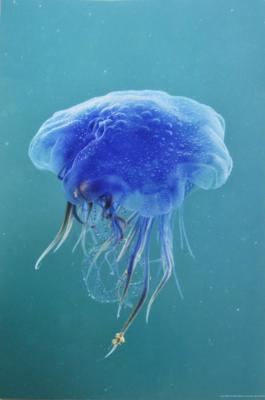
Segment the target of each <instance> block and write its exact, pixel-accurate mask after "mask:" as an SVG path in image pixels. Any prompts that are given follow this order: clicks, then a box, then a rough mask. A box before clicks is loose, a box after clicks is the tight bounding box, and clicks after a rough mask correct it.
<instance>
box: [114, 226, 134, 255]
mask: <svg viewBox="0 0 265 400" xmlns="http://www.w3.org/2000/svg"><path fill="white" fill-rule="evenodd" d="M137 226H138V220H137V221H136V222H135V224H134V226H133V227H132V229H131V230H130V232H129V233H128V236H127V237H126V239H125V242H124V245H123V246H122V248H121V251H120V253H119V254H118V256H117V258H116V262H119V261H120V260H121V259H122V257H123V256H124V254H125V253H126V252H127V251H128V250H129V248H130V246H131V244H132V242H133V240H134V238H135V236H136V233H137Z"/></svg>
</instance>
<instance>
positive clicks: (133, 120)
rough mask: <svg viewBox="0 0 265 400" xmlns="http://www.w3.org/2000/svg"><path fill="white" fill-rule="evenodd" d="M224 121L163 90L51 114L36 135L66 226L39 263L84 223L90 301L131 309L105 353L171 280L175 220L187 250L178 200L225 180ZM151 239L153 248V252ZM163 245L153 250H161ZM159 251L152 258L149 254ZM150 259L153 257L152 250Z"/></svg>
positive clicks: (116, 95) (37, 155) (38, 159)
mask: <svg viewBox="0 0 265 400" xmlns="http://www.w3.org/2000/svg"><path fill="white" fill-rule="evenodd" d="M224 130H225V123H224V120H223V118H222V117H221V116H220V115H219V114H218V113H217V112H216V111H214V110H213V109H212V108H211V107H209V106H206V105H203V104H200V103H198V102H196V101H194V100H191V99H189V98H185V97H177V96H170V95H169V94H167V93H165V92H162V91H152V90H143V91H134V90H129V91H120V92H112V93H109V94H107V95H105V96H102V97H96V98H92V99H90V100H88V101H86V102H84V103H82V104H79V105H76V106H74V107H71V108H69V109H66V110H63V111H59V112H56V113H55V114H54V115H53V116H52V117H51V118H50V119H48V120H47V121H46V122H45V123H44V124H43V125H42V126H41V128H40V129H39V131H38V132H37V134H36V136H35V137H34V138H33V139H32V142H31V143H30V147H29V157H30V158H31V160H32V162H33V164H34V165H35V166H36V167H37V168H39V169H44V170H48V171H51V172H53V173H54V174H56V175H57V177H58V178H59V179H60V180H61V181H62V183H63V187H64V192H65V197H66V200H67V204H66V211H65V217H64V221H63V224H62V226H61V228H60V230H59V232H58V234H57V235H56V237H55V238H54V240H53V241H52V242H51V244H50V245H49V246H48V248H47V249H46V250H45V251H44V252H43V253H42V255H41V256H40V257H39V259H38V261H37V263H36V266H35V267H36V269H38V268H39V267H40V264H41V262H42V260H43V258H44V257H45V256H46V255H47V254H48V253H50V252H51V251H56V250H57V249H58V248H59V247H60V246H61V245H62V244H63V242H64V241H65V240H66V238H67V237H68V235H69V233H70V231H71V228H72V224H73V221H74V220H76V221H77V222H78V223H80V225H81V234H80V236H79V238H78V240H77V242H76V245H75V248H76V247H77V246H78V245H80V246H81V248H82V249H83V253H84V261H83V269H82V270H83V279H84V281H85V284H86V287H87V290H88V293H89V295H90V296H91V297H92V298H93V299H95V300H98V301H100V302H115V301H116V302H118V316H119V315H120V313H121V311H122V309H123V308H124V307H126V306H127V307H131V308H132V310H131V312H130V314H129V317H128V319H127V320H126V321H125V323H124V325H123V326H122V328H121V330H120V332H118V333H117V334H116V335H115V337H114V339H113V340H112V346H111V349H110V351H109V353H108V355H110V354H111V353H112V352H113V351H114V350H115V349H116V348H117V347H118V346H119V345H120V344H122V343H124V342H125V338H124V335H125V333H126V331H127V330H128V328H129V327H130V325H131V324H132V322H133V321H134V319H135V317H136V316H137V314H138V313H139V311H140V309H141V307H142V306H143V304H144V302H145V300H146V298H148V296H149V293H151V294H150V297H149V302H148V305H147V310H146V320H147V321H148V317H149V313H150V309H151V307H152V304H153V303H154V301H155V299H156V298H157V296H158V294H159V292H160V291H161V289H162V288H163V287H164V286H165V284H166V283H167V281H168V280H169V278H170V277H171V276H172V275H173V276H174V277H175V281H176V284H177V288H178V291H179V294H180V296H181V297H183V295H182V290H181V287H180V284H179V281H178V278H177V274H176V268H175V267H174V257H173V251H172V245H173V242H172V228H171V224H172V215H173V214H174V211H175V210H178V213H179V229H180V237H181V241H182V243H186V246H187V249H188V250H189V251H190V253H191V254H192V251H191V248H190V245H189V242H188V239H187V234H186V230H185V226H184V220H183V211H182V210H183V203H184V200H185V198H186V197H187V196H188V195H189V194H190V193H191V192H193V191H194V190H195V189H198V188H201V189H215V188H218V187H220V186H222V185H223V184H224V183H225V181H226V180H227V178H228V177H229V175H230V172H231V169H232V159H231V157H230V155H229V152H228V150H227V148H226V146H225V144H224ZM151 241H158V243H159V246H153V248H150V247H151V246H150V242H151ZM157 248H159V253H158V252H157ZM155 252H157V253H158V254H155ZM151 253H152V254H151Z"/></svg>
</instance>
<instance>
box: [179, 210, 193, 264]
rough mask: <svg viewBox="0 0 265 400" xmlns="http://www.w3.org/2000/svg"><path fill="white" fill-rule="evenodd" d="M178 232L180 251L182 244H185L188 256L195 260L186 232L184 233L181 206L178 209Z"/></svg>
mask: <svg viewBox="0 0 265 400" xmlns="http://www.w3.org/2000/svg"><path fill="white" fill-rule="evenodd" d="M179 231H180V243H181V249H182V250H183V248H184V243H185V245H186V247H187V249H188V252H189V254H190V256H191V257H192V258H195V256H194V253H193V251H192V248H191V245H190V242H189V239H188V235H187V231H186V227H185V223H184V215H183V206H182V207H180V209H179Z"/></svg>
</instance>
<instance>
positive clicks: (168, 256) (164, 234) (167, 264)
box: [146, 214, 183, 322]
mask: <svg viewBox="0 0 265 400" xmlns="http://www.w3.org/2000/svg"><path fill="white" fill-rule="evenodd" d="M170 217H171V216H170V214H165V215H162V216H161V217H160V224H159V233H160V242H161V259H162V264H163V271H164V272H163V276H162V278H161V280H160V282H159V283H158V285H157V287H156V289H155V291H154V293H153V294H152V296H151V298H150V300H149V303H148V305H147V310H146V322H148V319H149V315H150V311H151V307H152V305H153V303H154V301H155V299H156V298H157V296H158V294H159V293H160V291H161V290H162V289H163V287H164V286H165V284H166V283H167V281H168V280H169V278H170V276H171V274H172V271H173V268H174V260H173V254H172V234H171V228H170ZM176 279H177V278H176ZM177 282H178V280H177ZM177 286H178V290H179V294H180V296H181V298H182V297H183V294H182V290H181V287H180V284H179V282H178V285H177Z"/></svg>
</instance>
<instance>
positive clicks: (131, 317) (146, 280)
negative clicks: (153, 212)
mask: <svg viewBox="0 0 265 400" xmlns="http://www.w3.org/2000/svg"><path fill="white" fill-rule="evenodd" d="M152 222H153V221H152V218H148V223H147V227H146V241H145V243H146V244H145V250H144V280H143V289H142V293H141V295H140V298H139V300H138V302H137V304H136V305H135V307H134V309H133V311H132V312H131V314H130V315H129V318H128V319H127V321H126V322H125V323H124V325H123V327H122V330H121V331H120V332H118V333H116V335H115V338H114V339H113V340H112V347H111V349H110V351H109V352H108V353H107V354H106V356H105V358H108V357H109V356H110V355H111V354H113V353H114V351H115V350H116V349H117V347H118V346H119V345H120V344H123V343H124V342H125V338H124V335H125V333H126V332H127V330H128V329H129V327H130V326H131V324H132V323H133V321H134V320H135V318H136V317H137V315H138V314H139V312H140V310H141V308H142V306H143V305H144V303H145V300H146V298H147V296H148V292H149V282H150V260H149V250H150V233H151V229H152Z"/></svg>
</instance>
